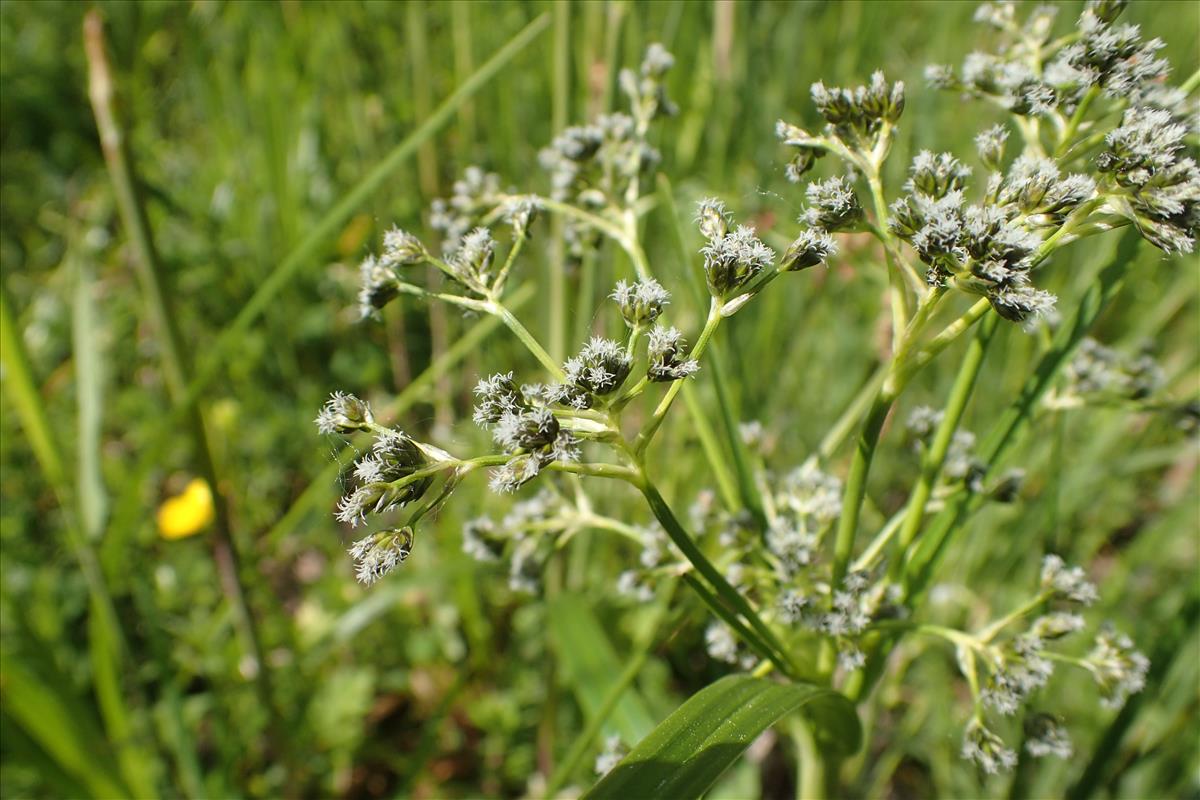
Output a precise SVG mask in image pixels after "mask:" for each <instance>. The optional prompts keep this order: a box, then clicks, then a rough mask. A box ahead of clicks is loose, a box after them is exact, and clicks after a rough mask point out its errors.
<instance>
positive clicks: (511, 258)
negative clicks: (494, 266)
mask: <svg viewBox="0 0 1200 800" xmlns="http://www.w3.org/2000/svg"><path fill="white" fill-rule="evenodd" d="M526 238H527V237H525V236H518V237H517V238H516V239H514V240H513V243H512V247H510V248H509V249H508V258H506V259H504V266H502V267H501V268H500V272H499V273H498V274H497V275H496V280H495V281H494V282H493V283H492V293H493V294H495V295H499V294H500V293H501V292H502V291H503V290H504V282H505V281H506V280H508V271H509V270H510V269H512V265H513V262H515V261H516V260H517V255H518V254H519V253H520V252H521V248H522V247H523V246H524V245H525V239H526Z"/></svg>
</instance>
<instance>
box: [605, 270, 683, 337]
mask: <svg viewBox="0 0 1200 800" xmlns="http://www.w3.org/2000/svg"><path fill="white" fill-rule="evenodd" d="M610 297H612V299H613V300H616V301H617V305H619V306H620V307H621V316H622V317H624V319H625V324H626V325H628V326H629V327H631V328H638V327H643V326H646V325H649V324H650V323H652V322H654V320H656V319H658V315H659V314H661V313H662V310H663V306H665V305H666V304H667V303H669V302H671V293H670V292H668V291H667V290H666V289H664V288H663V287H662V284H661V283H659V282H658V281H656V280H654V279H653V278H647V279H646V280H644V281H635V282H634V283H626V282H625V281H620V282H618V283H617V286H616V288H615V289H614V290H613V293H612V294H611V295H610Z"/></svg>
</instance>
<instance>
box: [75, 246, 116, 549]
mask: <svg viewBox="0 0 1200 800" xmlns="http://www.w3.org/2000/svg"><path fill="white" fill-rule="evenodd" d="M95 282H96V275H95V270H94V269H93V268H92V265H91V264H90V263H88V262H87V261H86V260H80V262H79V266H78V269H77V271H76V276H75V297H74V302H73V309H72V314H71V335H72V336H71V338H72V342H71V349H72V352H73V354H74V362H75V391H76V395H77V403H78V414H79V431H78V434H77V435H76V439H77V442H76V445H77V451H76V452H77V455H76V470H77V472H76V478H75V483H76V487H77V488H78V491H79V521H80V525H81V526H82V527H83V532H84V534H85V535H86V536H87V537H88V538H89V539H92V540H95V539H97V538H98V537H99V536H100V533H101V531H102V529H103V527H104V517H105V514H106V513H107V509H108V494H107V492H106V490H105V487H104V478H103V476H102V475H101V473H100V424H101V419H102V417H103V407H104V352H103V350H102V349H101V347H100V342H101V338H100V329H99V325H98V320H97V318H96V314H97V309H96V301H95Z"/></svg>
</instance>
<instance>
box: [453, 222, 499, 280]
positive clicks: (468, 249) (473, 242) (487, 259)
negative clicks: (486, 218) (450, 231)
mask: <svg viewBox="0 0 1200 800" xmlns="http://www.w3.org/2000/svg"><path fill="white" fill-rule="evenodd" d="M495 247H496V243H495V241H494V240H493V239H492V232H491V231H489V230H488V229H487V228H476V229H475V230H473V231H471V232H470V233H468V234H467V235H466V236H464V237H463V240H462V246H461V247H459V248H458V251H457V252H455V253H454V255H453V256H452V257H451V259H450V266H451V267H453V268H454V271H455V275H456V276H457V277H458V278H459V280H461V281H462V282H463V283H464V284H466V285H467V286H469V287H471V288H473V289H474V288H481V287H483V286H486V285H487V283H488V270H489V269H490V267H491V265H492V254H493V251H494V250H495Z"/></svg>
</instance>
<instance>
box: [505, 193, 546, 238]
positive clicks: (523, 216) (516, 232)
mask: <svg viewBox="0 0 1200 800" xmlns="http://www.w3.org/2000/svg"><path fill="white" fill-rule="evenodd" d="M537 214H538V202H537V199H536V198H535V197H532V196H528V195H522V196H520V197H514V198H512V199H511V200H509V201H508V203H507V204H506V205H505V207H504V219H505V221H507V222H508V224H509V225H511V226H512V230H513V236H515V237H517V238H518V239H522V238H524V237H525V236H527V235H528V234H529V226H530V224H532V223H533V221H534V219H536V218H537Z"/></svg>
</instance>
